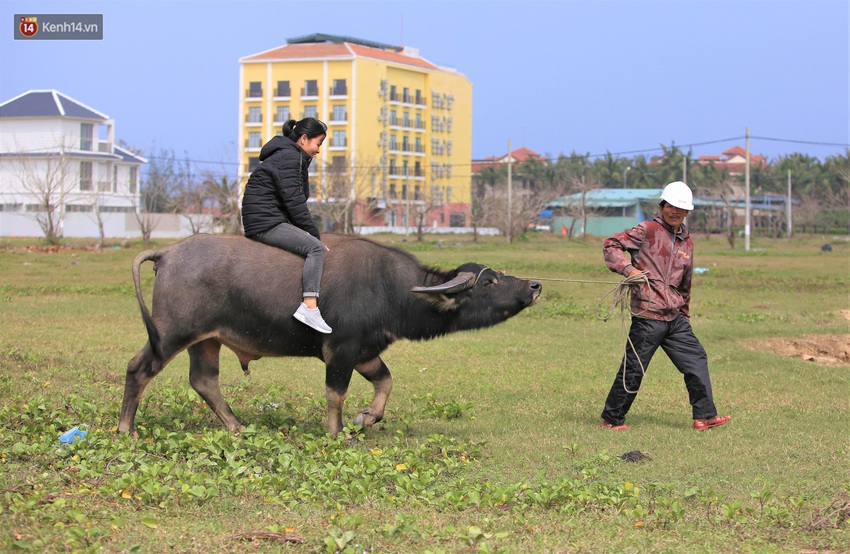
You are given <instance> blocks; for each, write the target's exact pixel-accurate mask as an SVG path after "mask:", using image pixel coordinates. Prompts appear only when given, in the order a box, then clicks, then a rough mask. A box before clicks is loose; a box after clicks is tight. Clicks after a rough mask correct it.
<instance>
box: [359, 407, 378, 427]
mask: <svg viewBox="0 0 850 554" xmlns="http://www.w3.org/2000/svg"><path fill="white" fill-rule="evenodd" d="M379 421H381V418H380V417H376V416H374V415H373V414H372V413H371V412H370V411H369V410H363V411H362V412H360V413H359V414H357V417H355V418H354V425H359V426H361V427H364V428H365V427H371V426H372V425H374V424H376V423H378V422H379Z"/></svg>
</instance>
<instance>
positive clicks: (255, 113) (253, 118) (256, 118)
mask: <svg viewBox="0 0 850 554" xmlns="http://www.w3.org/2000/svg"><path fill="white" fill-rule="evenodd" d="M247 122H248V123H262V122H263V109H262V108H259V107H252V108H248V121H247Z"/></svg>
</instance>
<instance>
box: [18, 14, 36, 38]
mask: <svg viewBox="0 0 850 554" xmlns="http://www.w3.org/2000/svg"><path fill="white" fill-rule="evenodd" d="M18 29H19V30H20V31H21V34H22V35H24V36H25V37H27V38H32V37H34V36H35V35H37V34H38V18H37V17H21V22H20V24H19V25H18Z"/></svg>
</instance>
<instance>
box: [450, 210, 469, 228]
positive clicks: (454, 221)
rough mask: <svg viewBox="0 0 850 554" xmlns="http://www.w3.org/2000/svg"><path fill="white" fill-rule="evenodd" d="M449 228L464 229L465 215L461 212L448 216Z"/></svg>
mask: <svg viewBox="0 0 850 554" xmlns="http://www.w3.org/2000/svg"><path fill="white" fill-rule="evenodd" d="M449 227H466V214H464V213H463V212H452V213H451V214H449Z"/></svg>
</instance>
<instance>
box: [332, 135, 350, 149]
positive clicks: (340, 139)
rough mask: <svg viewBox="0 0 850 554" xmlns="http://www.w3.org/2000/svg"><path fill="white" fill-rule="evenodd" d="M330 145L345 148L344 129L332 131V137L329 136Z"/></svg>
mask: <svg viewBox="0 0 850 554" xmlns="http://www.w3.org/2000/svg"><path fill="white" fill-rule="evenodd" d="M331 146H333V147H334V148H345V146H346V144H345V131H334V134H333V137H331Z"/></svg>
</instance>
